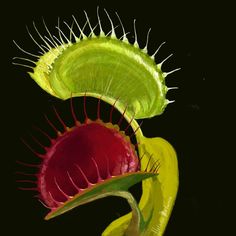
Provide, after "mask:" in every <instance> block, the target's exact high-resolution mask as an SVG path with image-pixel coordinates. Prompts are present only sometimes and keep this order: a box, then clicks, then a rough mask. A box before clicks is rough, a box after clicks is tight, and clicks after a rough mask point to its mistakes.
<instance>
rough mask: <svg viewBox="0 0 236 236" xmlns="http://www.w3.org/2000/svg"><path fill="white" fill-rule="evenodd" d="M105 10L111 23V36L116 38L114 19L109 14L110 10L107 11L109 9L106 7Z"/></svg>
mask: <svg viewBox="0 0 236 236" xmlns="http://www.w3.org/2000/svg"><path fill="white" fill-rule="evenodd" d="M104 11H105V13H106V15H107V17H108V19H109V21H110V24H111V36H110V37H111V38H116V32H115V27H114V25H113V22H112V19H111V17H110V15H109V14H108V12H107V10H106V9H105V8H104Z"/></svg>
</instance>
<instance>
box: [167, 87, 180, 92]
mask: <svg viewBox="0 0 236 236" xmlns="http://www.w3.org/2000/svg"><path fill="white" fill-rule="evenodd" d="M175 89H179V87H167V92H168V91H169V90H175Z"/></svg>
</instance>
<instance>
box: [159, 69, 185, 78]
mask: <svg viewBox="0 0 236 236" xmlns="http://www.w3.org/2000/svg"><path fill="white" fill-rule="evenodd" d="M179 70H181V68H177V69H174V70H172V71H169V72H164V73H163V76H164V77H165V78H166V77H167V76H168V75H170V74H172V73H174V72H176V71H179Z"/></svg>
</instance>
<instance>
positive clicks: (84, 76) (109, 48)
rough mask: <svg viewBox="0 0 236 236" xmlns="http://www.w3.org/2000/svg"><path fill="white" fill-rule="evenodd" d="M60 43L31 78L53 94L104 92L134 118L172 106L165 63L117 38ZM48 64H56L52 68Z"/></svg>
mask: <svg viewBox="0 0 236 236" xmlns="http://www.w3.org/2000/svg"><path fill="white" fill-rule="evenodd" d="M64 47H66V48H65V49H62V48H61V46H60V47H59V48H58V49H54V50H53V51H52V52H48V53H46V54H45V55H43V56H42V57H41V58H40V60H39V61H38V62H37V66H36V68H35V69H34V73H30V75H31V77H32V78H33V79H34V80H35V81H36V82H37V83H38V84H39V85H40V86H41V87H42V88H43V89H44V90H46V91H47V92H48V93H51V94H52V95H54V96H56V97H59V98H61V99H68V98H70V97H71V96H82V95H84V94H85V92H86V93H87V94H88V95H89V96H93V97H101V96H103V100H105V101H106V102H108V103H110V104H112V103H114V101H115V100H117V99H118V102H117V104H116V107H117V108H118V109H119V110H124V107H125V106H126V105H128V109H127V112H128V113H130V114H135V115H134V118H135V119H140V118H150V117H153V116H155V115H159V114H161V113H162V112H163V111H164V108H165V107H166V105H167V100H166V99H165V95H166V92H167V87H166V86H165V80H164V75H163V73H162V71H161V68H160V66H157V65H156V64H155V61H154V60H153V59H152V58H151V57H150V56H149V55H147V54H146V53H145V52H143V51H142V50H141V49H139V48H137V47H135V46H133V45H131V44H129V43H125V42H123V41H121V40H118V39H116V38H110V37H97V38H94V37H92V38H88V39H86V40H81V41H79V42H77V43H74V44H69V45H64ZM48 65H49V66H50V67H51V69H48Z"/></svg>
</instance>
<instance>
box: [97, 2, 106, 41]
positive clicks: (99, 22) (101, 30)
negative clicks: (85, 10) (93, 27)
mask: <svg viewBox="0 0 236 236" xmlns="http://www.w3.org/2000/svg"><path fill="white" fill-rule="evenodd" d="M97 18H98V25H99V31H100V34H99V36H100V37H104V36H105V33H104V31H103V29H102V24H101V19H100V16H99V6H98V7H97Z"/></svg>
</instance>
